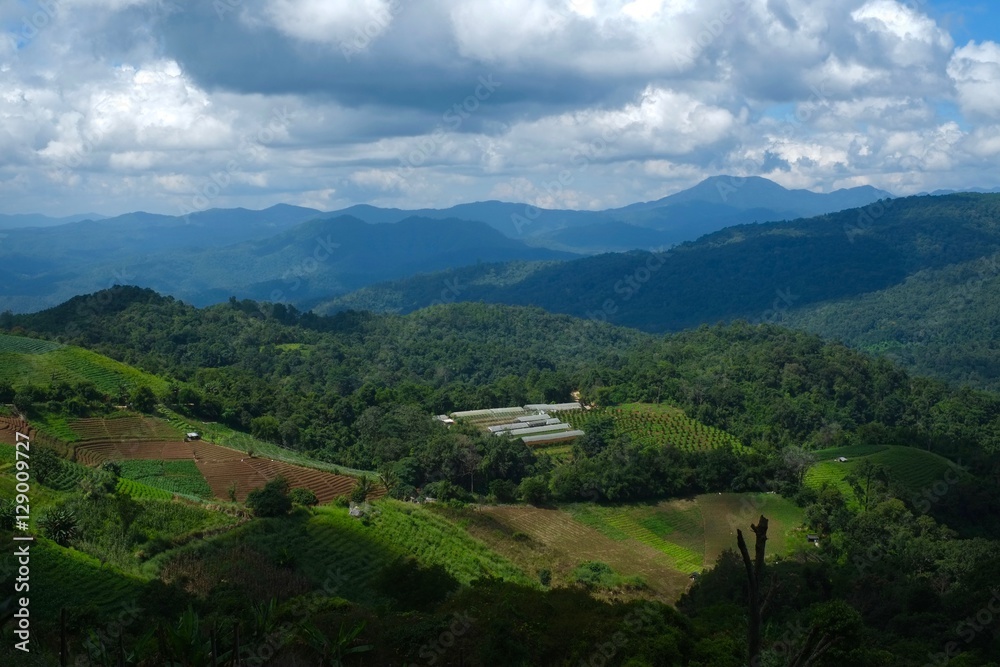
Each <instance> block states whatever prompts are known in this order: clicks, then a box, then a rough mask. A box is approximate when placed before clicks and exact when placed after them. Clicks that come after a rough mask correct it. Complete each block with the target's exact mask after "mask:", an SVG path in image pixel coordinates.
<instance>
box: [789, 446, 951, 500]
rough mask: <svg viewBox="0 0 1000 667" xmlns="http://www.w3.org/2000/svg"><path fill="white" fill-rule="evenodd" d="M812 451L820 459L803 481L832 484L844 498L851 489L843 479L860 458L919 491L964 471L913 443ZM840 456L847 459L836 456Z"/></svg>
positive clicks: (904, 486) (901, 484) (906, 487)
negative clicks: (905, 445) (876, 465)
mask: <svg viewBox="0 0 1000 667" xmlns="http://www.w3.org/2000/svg"><path fill="white" fill-rule="evenodd" d="M816 455H817V458H819V459H820V460H819V461H817V462H816V463H814V464H813V465H812V466H811V467H810V468H809V470H808V471H807V472H806V476H805V484H806V485H808V486H810V487H812V488H815V489H818V488H820V487H821V486H823V485H824V484H829V485H832V486H836V487H837V488H839V489H840V490H841V492H842V493H844V495H845V496H847V497H848V498H853V492H852V491H851V487H850V485H849V484H848V483H847V481H846V480H847V476H848V475H849V474H850V473H851V471H852V470H854V469H855V468H856V467H857V466H858V465H860V464H861V462H862V461H870V462H872V463H875V464H878V465H880V466H882V467H884V468H885V469H886V470H887V471H888V472H889V480H890V483H891V484H895V485H898V486H899V487H901V488H902V489H903V490H905V491H910V492H919V491H920V490H921V489H926V488H929V487H931V486H933V485H934V484H935V483H940V482H945V481H946V480H947V478H949V477H953V476H955V475H958V476H963V475H966V474H967V473H965V472H963V471H962V470H961V469H960V468H959V467H958V466H957V465H956V464H955V463H953V462H951V461H949V460H948V459H946V458H944V457H942V456H938V455H937V454H934V453H933V452H928V451H925V450H923V449H917V448H915V447H901V446H897V445H892V446H888V445H859V446H855V447H841V448H838V449H827V450H821V451H818V452H816ZM841 456H843V457H845V458H847V461H845V462H839V461H837V460H836V459H837V458H838V457H841Z"/></svg>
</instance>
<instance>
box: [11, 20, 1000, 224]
mask: <svg viewBox="0 0 1000 667" xmlns="http://www.w3.org/2000/svg"><path fill="white" fill-rule="evenodd" d="M997 4H1000V3H996V4H994V3H988V2H978V1H977V2H954V1H950V0H949V1H945V0H940V1H938V0H476V1H475V2H469V1H468V0H419V1H418V0H340V1H338V2H329V1H327V0H213V1H212V2H209V1H208V0H18V2H9V3H2V4H0V26H3V27H4V30H5V32H4V33H3V34H2V35H0V91H2V93H3V94H2V95H0V118H2V120H3V122H2V124H0V212H7V213H14V212H44V213H49V214H70V213H74V212H79V211H98V212H102V213H105V214H115V213H121V212H125V211H130V210H149V211H155V212H160V213H168V214H177V213H184V212H188V211H191V210H200V209H204V208H208V207H235V206H245V207H248V208H264V207H266V206H270V205H273V204H275V203H279V202H285V203H290V204H299V205H305V206H312V207H314V208H319V209H322V210H334V209H337V208H342V207H345V206H349V205H352V204H356V203H371V204H375V205H379V206H394V207H403V208H416V207H424V206H434V207H445V206H450V205H453V204H456V203H460V202H464V201H475V200H485V199H501V200H507V201H519V202H527V203H531V204H534V205H538V206H545V207H569V208H587V209H595V208H609V207H615V206H622V205H625V204H628V203H631V202H634V201H648V200H652V199H657V198H659V197H662V196H665V195H667V194H670V193H672V192H676V191H678V190H680V189H683V188H686V187H690V186H691V185H693V184H695V183H697V182H699V181H700V180H702V179H704V178H706V177H708V176H712V175H717V174H722V173H728V174H735V175H758V176H764V177H767V178H771V179H773V180H775V181H777V182H779V183H781V184H782V185H785V186H786V187H800V188H810V189H814V190H820V191H830V190H834V189H837V188H843V187H851V186H856V185H866V184H870V185H874V186H876V187H879V188H883V189H886V190H889V191H891V192H894V193H897V194H910V193H916V192H921V191H927V190H935V189H939V188H953V189H961V188H963V187H990V188H992V187H997V186H1000V168H998V166H997V165H998V164H1000V44H998V42H1000V9H998V7H997Z"/></svg>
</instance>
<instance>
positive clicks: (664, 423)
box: [561, 403, 746, 452]
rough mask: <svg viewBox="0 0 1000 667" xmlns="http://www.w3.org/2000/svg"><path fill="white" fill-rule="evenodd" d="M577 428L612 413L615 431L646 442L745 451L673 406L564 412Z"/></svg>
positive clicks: (688, 448) (692, 448)
mask: <svg viewBox="0 0 1000 667" xmlns="http://www.w3.org/2000/svg"><path fill="white" fill-rule="evenodd" d="M561 416H562V417H563V418H564V419H565V420H566V421H567V422H569V423H570V424H572V425H573V427H574V428H579V429H581V430H584V431H586V430H588V427H589V424H590V422H591V421H592V420H594V419H596V418H597V417H599V416H609V417H611V418H612V419H613V420H614V423H615V430H616V432H617V433H618V434H620V435H628V436H630V437H631V438H632V440H633V441H635V442H639V443H641V444H644V445H655V446H662V445H667V446H670V447H676V448H678V449H681V450H683V451H686V452H693V451H707V450H710V449H718V448H719V447H732V448H733V449H734V450H736V451H744V450H745V449H746V448H745V447H744V446H743V444H742V443H741V442H740V441H739V440H737V439H736V438H735V437H733V436H732V435H730V434H728V433H726V432H725V431H722V430H719V429H717V428H713V427H711V426H706V425H705V424H702V423H701V422H699V421H696V420H694V419H690V418H689V417H688V416H687V415H685V414H684V411H683V410H681V409H680V408H675V407H673V406H669V405H662V404H659V405H653V404H648V403H630V404H627V405H621V406H617V407H612V408H598V409H594V410H586V411H584V410H574V411H572V412H566V413H563V414H562V415H561Z"/></svg>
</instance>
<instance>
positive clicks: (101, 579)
mask: <svg viewBox="0 0 1000 667" xmlns="http://www.w3.org/2000/svg"><path fill="white" fill-rule="evenodd" d="M5 558H11V559H13V557H12V556H5ZM142 586H143V581H142V580H141V579H139V578H136V577H132V576H129V575H126V574H122V573H120V572H117V571H114V570H111V569H109V568H106V567H102V566H101V563H100V562H99V561H98V560H97V559H96V558H93V557H91V556H88V555H87V554H85V553H82V552H80V551H77V550H75V549H65V548H63V547H60V546H58V545H56V544H54V543H52V542H50V541H48V540H46V539H42V538H39V539H38V540H37V541H36V542H35V543H34V544H33V545H32V547H31V613H32V618H33V619H35V622H36V623H38V625H39V626H40V627H41V628H48V630H49V632H51V631H52V629H53V628H55V627H56V626H57V624H58V620H59V610H60V609H61V608H63V607H66V608H68V609H76V610H82V609H90V610H93V611H94V612H95V613H96V614H97V615H98V616H102V615H103V616H105V618H108V619H110V618H114V617H117V616H118V615H119V614H121V613H122V612H123V611H125V610H126V609H127V608H129V604H130V602H132V601H135V600H136V599H138V594H139V591H140V590H141V588H142ZM132 608H134V607H132Z"/></svg>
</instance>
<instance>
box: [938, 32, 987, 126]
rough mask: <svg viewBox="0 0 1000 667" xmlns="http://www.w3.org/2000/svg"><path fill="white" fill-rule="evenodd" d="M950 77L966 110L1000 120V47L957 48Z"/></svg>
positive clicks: (985, 43) (968, 46)
mask: <svg viewBox="0 0 1000 667" xmlns="http://www.w3.org/2000/svg"><path fill="white" fill-rule="evenodd" d="M948 75H949V76H951V78H952V80H953V81H954V83H955V88H956V89H957V90H958V101H959V104H960V105H961V106H962V110H963V111H965V112H967V113H970V114H973V115H976V116H987V117H990V118H1000V44H997V43H996V42H983V43H982V44H977V43H975V42H970V43H969V44H967V45H965V46H963V47H961V48H960V49H957V50H956V51H955V54H954V55H953V56H952V59H951V62H950V63H948Z"/></svg>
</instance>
